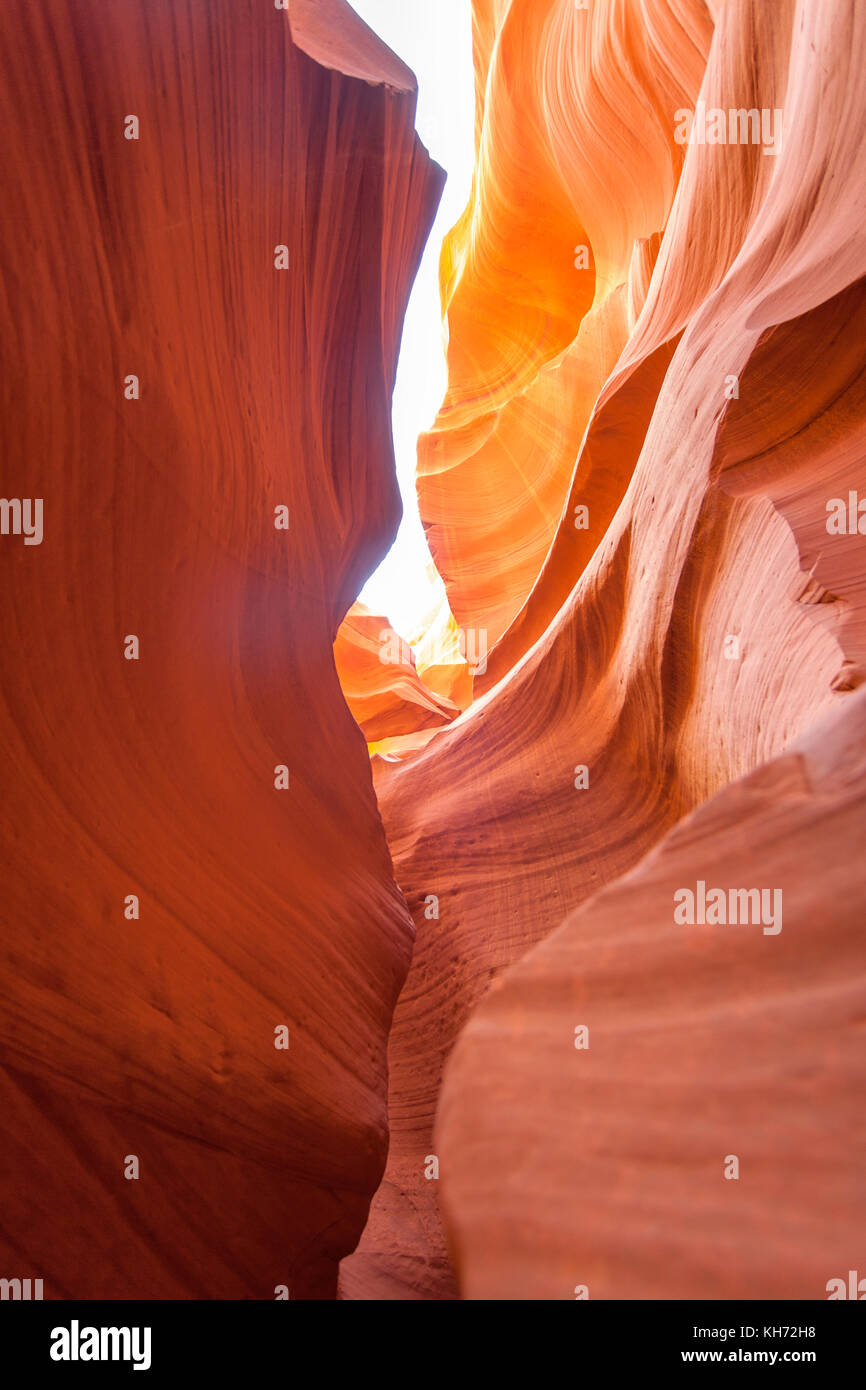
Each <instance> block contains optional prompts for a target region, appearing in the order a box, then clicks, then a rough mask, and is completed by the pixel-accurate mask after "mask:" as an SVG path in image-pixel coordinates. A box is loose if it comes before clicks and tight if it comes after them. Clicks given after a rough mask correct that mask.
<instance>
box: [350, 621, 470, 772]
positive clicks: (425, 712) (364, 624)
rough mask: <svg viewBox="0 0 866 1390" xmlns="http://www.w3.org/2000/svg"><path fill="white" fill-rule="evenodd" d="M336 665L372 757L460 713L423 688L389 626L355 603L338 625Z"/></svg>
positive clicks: (411, 658)
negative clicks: (370, 747)
mask: <svg viewBox="0 0 866 1390" xmlns="http://www.w3.org/2000/svg"><path fill="white" fill-rule="evenodd" d="M334 660H335V662H336V665H337V675H338V676H339V678H340V685H341V686H342V689H343V694H344V695H345V697H346V703H347V704H348V706H349V709H350V710H351V711H352V715H353V717H354V719H355V722H356V723H357V724H358V725H359V727H360V728H361V730H362V732H363V734H364V737H365V738H366V739H367V742H368V743H369V744H371V745H373V751H374V752H381V751H383V750H387V749H388V748H389V747H390V746H392V745H393V744H394V743H395V742H400V743H403V746H405V742H403V739H404V736H405V735H412V734H416V733H420V732H421V731H423V730H426V729H437V728H441V727H442V726H443V725H444V724H448V723H450V721H451V720H452V719H454V717H455V716H456V715H457V714H459V713H460V711H459V709H458V708H457V706H456V705H454V704H452V703H451V701H450V700H447V699H445V697H444V696H441V695H436V694H435V693H434V692H433V691H432V690H429V689H428V688H427V686H426V685H425V684H424V682H423V681H422V680H421V678H420V676H419V675H418V671H417V670H416V667H415V659H414V656H413V654H412V649H411V647H410V646H409V644H408V642H406V641H405V639H403V638H402V637H401V636H400V634H399V633H398V632H397V631H396V630H395V629H394V628H393V627H392V625H391V623H390V622H389V620H388V619H387V618H385V617H382V616H381V615H379V614H376V613H371V612H370V610H369V608H367V607H366V605H365V604H363V603H354V604H353V605H352V607H351V608H350V609H349V612H348V613H347V615H346V617H345V619H344V621H343V623H342V624H341V626H340V630H339V632H338V633H337V640H336V642H335V643H334ZM413 742H416V741H413Z"/></svg>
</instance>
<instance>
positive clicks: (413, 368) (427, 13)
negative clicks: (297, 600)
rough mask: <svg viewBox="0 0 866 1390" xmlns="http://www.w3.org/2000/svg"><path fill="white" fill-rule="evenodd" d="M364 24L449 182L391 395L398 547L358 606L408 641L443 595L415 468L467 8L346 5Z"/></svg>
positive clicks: (465, 128)
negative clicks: (408, 97)
mask: <svg viewBox="0 0 866 1390" xmlns="http://www.w3.org/2000/svg"><path fill="white" fill-rule="evenodd" d="M350 3H351V5H352V8H353V9H354V10H356V11H357V13H358V14H359V15H360V16H361V18H362V19H363V20H364V21H365V23H366V24H368V25H369V26H370V28H371V29H372V30H374V32H375V33H376V34H378V35H379V37H380V38H381V39H382V41H383V42H384V43H386V44H387V45H388V47H389V48H390V49H392V50H393V52H394V53H396V54H397V55H398V56H399V57H400V58H402V59H403V61H404V63H407V64H408V65H409V67H410V68H411V69H412V71H413V72H414V74H415V76H416V77H417V79H418V111H417V116H416V121H415V124H416V128H417V130H418V134H419V136H420V138H421V140H422V142H423V143H424V145H425V147H426V148H427V150H428V151H429V152H430V155H431V156H432V158H433V159H435V160H436V163H437V164H440V165H441V166H442V168H443V169H444V170H445V171H446V173H447V175H448V180H447V183H446V185H445V191H444V193H443V194H442V201H441V203H440V205H439V212H438V214H437V217H436V221H435V222H434V224H433V229H432V231H431V233H430V237H429V240H428V242H427V247H426V249H425V252H424V257H423V260H422V262H421V266H420V269H419V271H418V275H417V278H416V280H415V285H414V287H413V290H412V295H411V298H410V300H409V307H408V309H407V311H406V319H405V323H404V327H403V339H402V344H401V348H400V361H399V365H398V368H397V383H396V387H395V390H394V401H393V410H392V422H393V430H394V451H395V455H396V459H397V480H398V482H399V485H400V492H401V495H402V498H403V521H402V524H401V526H400V530H399V533H398V535H397V538H396V540H395V542H394V544H393V546H392V547H391V549H390V550H389V552H388V554H387V555H386V556H385V558H384V560H383V561H382V563H381V564H380V566H379V568H378V569H377V570H376V571H375V572H374V573H373V574H372V575H371V576H370V578H369V579H368V580H367V583H366V584H365V586H364V588H363V590H362V592H361V595H360V598H361V601H362V603H365V604H366V605H367V607H368V608H372V609H373V610H374V611H376V612H378V613H382V614H384V615H385V616H387V617H388V618H389V619H390V620H391V622H392V623H393V625H394V627H395V628H396V629H397V630H398V631H399V632H401V633H402V634H403V635H404V636H405V637H406V638H407V639H408V640H410V641H412V640H413V639H414V637H415V636H416V634H417V633H418V631H419V629H420V628H422V627H423V625H424V622H425V619H426V617H427V616H428V614H429V612H430V609H431V608H432V606H433V605H434V603H435V602H436V600H437V595H438V594H440V593H441V580H439V579H438V576H437V577H435V579H434V578H433V577H431V560H430V552H429V550H428V548H427V542H426V540H425V537H424V528H423V527H422V525H421V519H420V517H419V515H418V501H417V497H416V494H415V465H416V447H417V441H418V435H419V434H420V433H421V432H422V431H423V430H426V429H429V427H430V425H431V424H432V423H433V420H434V419H435V417H436V412H437V411H438V409H439V406H440V404H441V402H442V398H443V396H444V394H445V380H446V373H445V356H444V349H443V345H442V343H443V339H442V327H441V316H440V307H439V279H438V272H439V252H440V249H441V246H442V239H443V237H444V236H445V233H446V232H448V231H449V230H450V228H451V227H453V225H454V223H455V222H456V221H457V219H458V218H459V216H460V214H461V213H462V211H463V209H464V207H465V206H466V203H467V201H468V199H469V193H470V189H471V186H472V166H473V130H474V118H475V110H474V83H473V73H472V25H471V13H470V3H469V0H350Z"/></svg>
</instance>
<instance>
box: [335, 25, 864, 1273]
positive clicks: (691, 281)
mask: <svg viewBox="0 0 866 1390" xmlns="http://www.w3.org/2000/svg"><path fill="white" fill-rule="evenodd" d="M474 11H475V20H476V23H475V47H476V71H477V75H478V93H479V101H478V127H477V149H478V171H477V176H476V183H475V189H474V193H473V199H472V203H471V205H470V208H469V209H467V213H466V215H465V217H464V218H463V220H462V221H461V223H460V224H459V226H458V227H457V229H456V230H455V233H454V235H453V236H452V238H451V241H450V243H449V244H448V246H447V247H446V250H445V253H444V256H443V262H442V282H443V299H444V303H445V306H446V308H447V312H448V324H449V349H448V351H449V391H448V395H447V397H446V400H445V403H444V406H443V410H442V413H441V415H440V418H439V421H438V422H437V425H436V428H435V430H434V431H433V433H432V435H431V436H430V437H429V438H428V439H427V440H425V441H423V443H422V449H421V456H420V461H419V475H420V476H419V496H420V501H421V507H422V515H423V516H424V519H425V522H426V523H427V527H428V537H429V539H430V544H431V549H432V551H433V554H434V557H435V558H436V559H437V563H438V564H439V566H440V569H441V571H442V574H443V577H444V579H445V582H446V586H447V588H448V594H449V600H450V602H451V606H452V609H453V612H454V614H455V617H456V618H457V620H458V622H459V623H460V624H461V626H466V627H472V626H478V627H482V628H487V629H488V630H489V632H490V634H491V640H494V638H495V640H497V643H498V645H497V646H496V648H495V650H494V651H493V652H492V654H491V658H490V661H489V662H488V666H487V671H486V672H485V673H483V675H482V676H481V678H480V679H476V694H479V693H480V692H481V691H484V692H485V693H483V695H482V697H481V698H479V699H477V700H476V702H475V703H474V704H473V705H472V706H471V707H470V708H469V709H468V711H467V712H466V713H465V714H464V715H463V716H461V718H460V719H458V720H456V721H455V722H454V723H452V724H451V725H449V726H448V728H446V729H445V730H443V731H442V732H440V733H437V734H436V735H435V736H434V737H433V739H432V740H431V741H430V742H429V743H428V744H427V746H426V747H425V748H424V749H423V750H422V751H421V752H419V753H417V754H415V755H414V756H413V757H411V758H409V759H407V760H406V761H404V762H403V763H402V764H397V765H393V764H384V763H381V762H380V761H378V760H377V761H376V764H375V767H374V772H375V777H376V788H377V794H378V797H379V802H380V806H381V808H382V814H383V819H384V822H385V827H386V831H387V834H388V839H389V843H390V846H391V850H392V854H393V857H394V863H395V873H396V877H397V880H398V882H399V883H400V886H401V888H402V889H403V892H404V893H405V895H406V899H407V902H408V904H409V907H410V909H411V911H412V915H413V917H414V920H415V923H416V928H417V932H418V936H417V941H416V945H415V951H414V956H413V961H412V967H411V970H410V973H409V977H408V980H407V983H406V986H405V987H404V990H403V993H402V995H401V998H400V1001H399V1003H398V1006H397V1009H396V1012H395V1016H394V1025H393V1029H392V1034H391V1044H390V1066H391V1082H390V1100H389V1110H390V1117H391V1148H390V1153H389V1161H388V1168H387V1171H386V1176H385V1180H384V1182H383V1184H382V1187H381V1188H380V1190H379V1192H378V1193H377V1195H376V1199H375V1201H374V1204H373V1207H372V1209H371V1217H370V1221H369V1223H368V1226H367V1228H366V1230H365V1232H364V1236H363V1238H362V1240H361V1243H360V1245H359V1248H358V1251H357V1252H356V1254H355V1255H353V1256H352V1257H351V1258H349V1259H348V1260H346V1261H344V1263H343V1269H342V1274H341V1289H342V1292H343V1296H345V1297H360V1298H372V1297H382V1296H384V1297H394V1298H447V1297H453V1296H455V1295H456V1294H457V1293H458V1291H462V1292H463V1293H464V1294H465V1295H467V1296H469V1297H473V1298H485V1297H495V1298H521V1297H557V1298H558V1297H564V1298H573V1297H575V1289H576V1288H578V1287H582V1286H587V1287H588V1288H589V1290H590V1297H620V1298H622V1297H656V1296H657V1297H683V1296H691V1297H709V1298H716V1297H729V1296H739V1297H753V1298H754V1297H782V1296H786V1297H795V1298H806V1299H811V1298H815V1297H822V1296H824V1294H823V1291H824V1288H825V1284H826V1281H827V1280H828V1279H829V1278H831V1277H833V1276H835V1275H836V1274H838V1273H840V1271H844V1270H845V1269H847V1268H848V1267H849V1266H850V1267H852V1268H853V1267H856V1264H857V1260H858V1259H859V1256H858V1255H857V1251H856V1248H855V1247H856V1240H855V1239H854V1236H855V1234H856V1233H858V1232H859V1233H861V1232H862V1229H863V1218H864V1214H866V1213H864V1191H863V1187H862V1184H860V1185H859V1186H858V1184H857V1181H856V1171H857V1166H858V1165H859V1166H860V1167H862V1160H863V1137H864V1136H863V1132H862V1128H861V1127H860V1125H859V1122H858V1121H857V1117H856V1111H855V1095H856V1089H857V1084H858V1083H859V1086H860V1089H861V1090H862V1080H863V1061H862V1056H861V1057H858V1056H857V1054H856V1051H855V1047H856V1039H857V1034H858V1029H859V1027H860V1020H861V1018H862V1011H863V1001H864V966H863V952H862V947H858V944H857V941H856V937H855V931H856V924H857V922H858V921H859V920H861V919H862V915H863V909H864V906H866V901H864V900H866V891H864V887H863V883H862V876H861V875H859V874H858V867H857V863H856V854H855V844H856V836H857V827H858V824H859V823H862V813H863V795H864V781H863V777H864V770H866V769H864V763H863V733H864V726H863V719H864V715H863V706H862V702H861V698H860V696H858V695H857V694H856V693H855V691H856V688H857V686H858V685H859V684H860V683H861V681H862V678H863V647H862V638H863V604H864V596H866V589H864V584H866V562H864V555H866V552H864V548H863V547H864V544H866V542H864V540H863V532H864V531H866V517H864V519H863V528H862V531H861V530H860V529H859V527H858V499H859V498H864V499H866V469H864V464H863V459H864V454H866V449H864V444H866V399H864V382H866V375H864V366H866V362H864V348H863V343H864V341H866V339H864V334H863V319H864V315H866V282H864V278H863V277H864V275H866V232H864V218H863V203H862V188H863V175H864V148H863V131H864V129H866V111H864V102H866V97H864V92H863V86H862V82H861V81H860V79H859V73H860V72H862V68H863V65H864V60H866V13H864V12H863V11H862V10H861V9H860V7H859V6H856V5H854V4H852V3H850V0H817V2H816V3H815V4H813V5H810V6H808V7H803V6H801V5H799V4H797V3H796V0H780V3H778V4H774V5H773V6H767V5H764V4H759V3H757V0H732V2H731V3H729V4H724V5H722V4H714V5H712V6H711V7H710V9H709V10H708V9H707V8H706V7H705V6H704V5H703V4H702V3H701V0H688V2H687V0H682V3H667V4H662V3H660V0H659V3H656V2H655V0H645V3H642V4H640V5H630V4H629V5H627V4H625V3H622V2H621V0H595V3H593V4H592V5H591V7H590V13H587V12H582V11H579V10H576V8H575V6H574V5H573V4H572V3H571V2H570V0H555V2H553V0H512V3H511V4H510V5H509V6H502V5H499V4H494V3H487V2H486V0H476V3H475V6H474ZM699 102H700V103H703V104H704V108H703V109H705V110H710V109H712V110H719V111H721V112H723V113H725V116H727V113H728V112H730V111H733V112H734V113H735V117H734V122H735V126H734V128H735V129H736V130H739V129H740V123H739V117H738V116H737V115H736V113H737V112H739V111H743V112H744V113H746V122H745V127H744V129H745V131H746V133H747V136H748V139H747V141H746V142H745V143H743V142H740V141H738V142H735V143H728V142H727V141H726V142H725V143H724V144H722V143H719V142H716V143H699V142H698V141H697V139H695V140H694V141H693V142H692V143H688V144H686V145H678V144H677V141H676V137H675V130H676V126H677V121H678V115H677V113H678V110H679V109H680V108H690V109H695V108H697V104H698V103H699ZM752 109H755V110H756V112H757V113H758V117H759V120H758V126H757V131H758V136H757V138H752V135H751V134H750V132H753V130H754V127H753V126H752V124H751V121H750V118H748V115H747V113H748V111H749V110H752ZM776 111H779V112H780V113H781V121H782V131H781V140H780V142H779V143H778V145H777V147H776V148H775V151H772V150H768V149H767V148H766V147H765V146H766V142H765V141H764V140H763V135H762V131H763V127H762V124H761V120H760V113H761V112H766V113H767V115H768V117H769V121H770V129H771V130H772V128H773V126H772V122H773V119H774V113H775V112H776ZM725 125H726V127H727V121H726V122H725ZM527 190H531V197H529V196H527ZM580 242H583V243H586V244H587V245H588V246H589V249H590V253H591V254H590V258H589V260H590V267H591V269H590V270H589V271H588V272H580V271H576V270H575V267H574V266H573V262H572V261H570V260H569V253H570V249H571V248H572V247H573V246H574V245H575V244H577V243H580ZM581 274H583V279H581V278H580V277H581ZM605 378H606V379H605ZM599 386H600V389H598V388H599ZM837 502H838V506H837V505H836V503H837ZM581 505H583V506H586V507H587V508H588V519H589V525H588V528H586V529H580V528H578V527H577V526H576V525H575V524H574V522H575V515H576V513H575V509H576V508H577V507H578V506H581ZM864 511H866V507H864ZM832 519H835V520H832ZM843 519H844V523H845V525H844V529H842V520H843ZM852 523H853V524H852ZM834 527H835V529H834ZM710 798H713V799H712V800H710ZM703 803H707V804H706V805H704V804H703ZM678 822H682V824H678ZM647 855H649V857H647ZM699 881H700V882H703V883H705V884H708V885H709V884H716V885H717V886H718V887H720V888H723V889H724V890H725V892H726V893H730V891H731V890H739V889H743V890H751V889H770V888H772V890H773V892H775V891H776V890H778V891H779V892H780V893H781V895H782V902H783V903H784V925H783V929H782V930H781V931H780V932H779V933H778V934H765V932H764V930H763V926H762V925H761V922H760V921H759V922H758V923H752V924H751V925H739V926H727V925H725V926H722V925H717V926H713V925H707V926H698V925H695V926H688V925H681V924H679V923H677V922H676V921H675V919H674V915H673V913H674V893H675V892H676V891H677V890H678V889H680V888H689V887H690V888H691V889H692V890H693V891H695V892H697V888H696V885H697V884H698V882H699ZM748 902H749V904H751V903H752V899H751V898H749V899H748ZM744 910H745V909H744ZM749 910H750V911H751V908H750V909H749ZM761 920H763V919H761ZM539 943H540V944H539ZM533 948H535V949H533ZM485 999H486V1002H483V1001H485ZM479 1005H481V1007H480V1008H479V1007H477V1006H479ZM584 1025H585V1026H586V1027H588V1029H589V1047H588V1049H586V1050H584V1049H582V1048H580V1049H579V1048H577V1047H576V1046H575V1040H576V1036H577V1035H576V1034H575V1028H577V1027H579V1026H584ZM458 1039H459V1043H458ZM455 1044H457V1048H456V1051H455V1053H454V1057H453V1059H452V1062H451V1064H450V1065H449V1068H448V1071H447V1074H446V1077H445V1083H444V1089H443V1088H442V1074H443V1068H444V1065H445V1062H446V1059H447V1058H448V1057H449V1055H450V1054H451V1053H452V1050H453V1049H454V1047H455ZM437 1110H438V1115H439V1121H438V1124H437V1125H436V1126H435V1131H434V1121H435V1117H436V1114H437ZM434 1133H435V1137H434ZM731 1155H734V1156H738V1158H739V1162H740V1164H741V1173H740V1179H739V1181H733V1180H731V1181H728V1180H726V1179H725V1177H724V1173H723V1169H724V1165H725V1162H726V1159H727V1158H728V1157H729V1156H731ZM437 1165H438V1179H437V1175H436V1170H437ZM440 1188H441V1191H442V1194H443V1200H444V1212H445V1217H446V1223H447V1232H448V1238H447V1240H446V1237H445V1234H444V1231H443V1228H442V1224H441V1220H440V1215H439V1209H438V1202H437V1193H438V1191H439V1189H440ZM449 1250H450V1252H452V1253H453V1255H454V1262H453V1264H452V1260H451V1258H450V1255H449ZM458 1276H459V1282H458Z"/></svg>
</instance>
